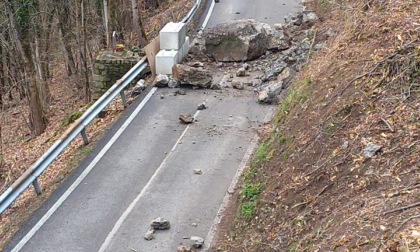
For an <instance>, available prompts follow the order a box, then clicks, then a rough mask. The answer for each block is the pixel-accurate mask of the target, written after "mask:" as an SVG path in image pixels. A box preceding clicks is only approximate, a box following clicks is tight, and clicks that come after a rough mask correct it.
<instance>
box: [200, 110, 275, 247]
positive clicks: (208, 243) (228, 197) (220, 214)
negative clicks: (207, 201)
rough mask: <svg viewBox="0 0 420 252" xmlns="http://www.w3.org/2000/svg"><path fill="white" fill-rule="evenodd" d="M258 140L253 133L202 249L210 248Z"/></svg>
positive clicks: (269, 114)
mask: <svg viewBox="0 0 420 252" xmlns="http://www.w3.org/2000/svg"><path fill="white" fill-rule="evenodd" d="M272 115H273V114H272V113H268V114H267V115H266V117H265V118H264V122H266V121H267V120H268V119H269V118H271V117H272ZM259 140H260V138H259V136H258V134H255V135H254V138H253V139H252V141H251V143H250V144H249V146H248V149H247V150H246V152H245V154H244V157H243V158H242V160H241V163H240V164H239V168H238V170H237V171H236V173H235V176H234V177H233V179H232V182H231V183H230V185H229V188H228V190H227V192H226V194H225V197H224V198H223V201H222V204H221V205H220V207H219V210H218V211H217V214H216V217H215V218H214V221H213V224H212V225H211V227H210V230H209V232H208V233H207V237H206V239H205V241H206V243H205V246H204V248H203V251H208V250H209V249H210V246H211V244H212V242H213V239H214V236H215V235H216V231H217V229H218V228H219V225H220V222H221V221H222V218H223V214H224V212H225V210H226V208H227V206H228V204H229V202H230V201H231V200H232V196H233V195H234V192H235V190H236V187H237V185H238V181H239V178H240V177H241V176H242V173H243V172H244V169H245V167H246V165H247V164H248V162H249V160H250V159H251V157H252V154H253V153H254V151H255V149H256V148H257V146H258V141H259Z"/></svg>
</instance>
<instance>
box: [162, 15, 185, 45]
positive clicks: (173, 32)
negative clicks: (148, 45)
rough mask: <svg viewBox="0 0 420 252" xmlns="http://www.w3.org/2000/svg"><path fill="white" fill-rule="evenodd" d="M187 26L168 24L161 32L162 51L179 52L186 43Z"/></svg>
mask: <svg viewBox="0 0 420 252" xmlns="http://www.w3.org/2000/svg"><path fill="white" fill-rule="evenodd" d="M186 36H187V26H186V24H184V23H173V22H170V23H167V24H166V25H165V26H164V27H163V28H162V30H161V31H160V32H159V38H160V49H161V50H179V49H181V47H182V45H183V44H184V42H185V37H186Z"/></svg>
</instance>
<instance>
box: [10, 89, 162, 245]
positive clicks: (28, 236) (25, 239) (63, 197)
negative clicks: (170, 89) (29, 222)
mask: <svg viewBox="0 0 420 252" xmlns="http://www.w3.org/2000/svg"><path fill="white" fill-rule="evenodd" d="M156 90H157V88H156V87H154V88H152V89H151V90H150V92H149V93H148V94H147V96H146V97H145V98H144V99H143V101H142V102H141V103H140V104H139V106H138V107H137V108H136V109H135V110H134V111H133V113H132V114H131V115H130V117H129V118H128V119H127V120H126V121H125V122H124V124H123V125H122V126H121V128H119V129H118V131H117V132H116V133H115V135H114V136H113V137H112V138H111V139H110V140H109V142H108V143H107V144H106V145H105V146H104V147H103V148H102V150H101V151H100V152H99V153H98V155H97V156H96V157H95V159H93V160H92V162H91V163H90V164H89V166H88V167H86V169H85V170H84V171H83V172H82V174H81V175H80V176H79V177H78V178H77V179H76V181H74V182H73V184H72V185H71V186H70V187H69V188H68V189H67V190H66V191H65V192H64V194H63V195H61V197H60V198H59V199H58V200H57V202H56V203H55V204H54V205H53V206H52V207H51V208H50V210H48V212H47V213H46V214H45V215H44V216H43V217H42V218H41V219H40V220H39V221H38V222H37V223H36V225H35V226H34V227H33V228H32V229H31V230H30V231H29V232H28V233H27V234H26V235H25V237H23V238H22V240H21V241H20V242H19V243H18V244H17V245H16V246H15V247H14V248H13V250H12V251H11V252H18V251H20V250H21V249H22V247H23V246H25V244H26V243H27V242H28V241H29V239H31V238H32V237H33V236H34V235H35V233H36V232H37V231H38V230H39V229H40V228H41V227H42V225H44V223H45V222H47V220H48V219H49V218H50V217H51V216H52V215H53V214H54V212H55V211H56V210H57V209H58V208H59V207H60V206H61V204H63V202H64V201H65V200H66V199H67V198H68V197H69V196H70V194H71V193H72V192H73V191H74V189H76V187H77V186H78V185H79V184H80V183H81V182H82V181H83V179H84V178H85V177H86V176H87V175H88V174H89V172H90V171H91V170H92V169H93V167H95V165H96V164H97V163H98V162H99V160H101V158H102V157H103V156H104V155H105V153H106V152H107V151H108V150H109V149H110V148H111V146H112V145H113V144H114V142H115V141H117V139H118V138H119V137H120V135H121V134H122V133H123V132H124V130H125V129H126V128H127V127H128V125H130V123H131V122H132V121H133V119H134V118H135V117H136V115H137V114H138V113H139V112H140V110H142V109H143V107H144V106H145V105H146V103H147V102H148V101H149V99H150V98H151V97H152V95H153V94H154V93H155V92H156Z"/></svg>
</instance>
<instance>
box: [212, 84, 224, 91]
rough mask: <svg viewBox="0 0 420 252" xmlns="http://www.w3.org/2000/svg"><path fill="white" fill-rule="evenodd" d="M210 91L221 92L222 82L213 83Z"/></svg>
mask: <svg viewBox="0 0 420 252" xmlns="http://www.w3.org/2000/svg"><path fill="white" fill-rule="evenodd" d="M210 89H213V90H220V89H222V84H221V83H220V82H215V83H212V84H211V86H210Z"/></svg>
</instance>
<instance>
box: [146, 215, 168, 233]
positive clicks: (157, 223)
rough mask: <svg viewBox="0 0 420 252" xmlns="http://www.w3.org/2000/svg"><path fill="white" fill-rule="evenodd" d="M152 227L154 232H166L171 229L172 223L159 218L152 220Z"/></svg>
mask: <svg viewBox="0 0 420 252" xmlns="http://www.w3.org/2000/svg"><path fill="white" fill-rule="evenodd" d="M150 226H151V227H152V229H154V230H165V229H169V228H170V227H171V223H170V222H169V221H168V220H166V219H165V218H162V217H158V218H156V219H154V220H152V222H151V223H150Z"/></svg>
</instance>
